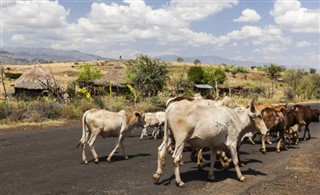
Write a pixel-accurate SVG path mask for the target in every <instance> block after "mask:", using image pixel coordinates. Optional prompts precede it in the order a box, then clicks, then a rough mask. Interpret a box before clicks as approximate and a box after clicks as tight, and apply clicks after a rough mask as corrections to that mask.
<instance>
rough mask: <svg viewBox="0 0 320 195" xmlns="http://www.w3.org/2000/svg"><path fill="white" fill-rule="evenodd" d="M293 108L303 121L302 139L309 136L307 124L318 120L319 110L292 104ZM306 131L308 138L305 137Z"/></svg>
mask: <svg viewBox="0 0 320 195" xmlns="http://www.w3.org/2000/svg"><path fill="white" fill-rule="evenodd" d="M293 110H294V111H296V112H298V113H299V118H300V119H301V120H303V121H304V125H305V128H304V133H303V140H307V139H310V138H311V135H310V129H309V125H310V123H312V122H319V116H320V111H319V110H312V109H311V108H310V106H302V105H294V106H293ZM307 132H308V138H306V133H307Z"/></svg>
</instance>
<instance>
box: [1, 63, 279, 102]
mask: <svg viewBox="0 0 320 195" xmlns="http://www.w3.org/2000/svg"><path fill="white" fill-rule="evenodd" d="M89 63H90V64H92V65H93V67H96V68H98V69H100V71H101V73H102V75H105V74H107V72H108V71H110V69H111V68H112V66H113V62H109V63H103V62H89ZM80 64H81V63H80ZM101 64H103V65H101ZM32 66H33V65H5V69H6V71H7V72H12V73H22V74H23V73H24V72H26V71H27V70H29V69H30V68H32ZM41 66H42V67H43V68H44V69H45V70H47V71H48V72H51V71H52V73H53V75H54V77H55V79H56V80H57V81H58V83H59V84H60V86H61V87H62V88H63V89H66V87H67V85H68V84H70V83H72V82H73V81H75V80H76V79H77V77H78V75H79V71H80V69H79V65H75V63H74V62H66V63H51V64H41ZM191 66H194V64H191V63H179V62H171V63H168V70H169V77H170V78H171V80H172V79H173V78H174V77H179V76H182V74H183V73H185V74H186V73H187V71H188V69H189V68H190V67H191ZM200 66H202V67H206V66H209V65H206V64H201V65H200ZM227 80H228V85H229V86H231V87H237V86H241V87H250V88H253V87H256V86H261V87H264V88H265V89H270V88H271V86H272V80H270V79H269V78H268V77H267V75H266V73H265V72H262V71H258V70H251V69H249V72H248V73H237V74H236V75H235V76H233V75H232V74H231V72H229V73H227ZM13 84H14V80H9V79H5V85H6V89H7V92H8V93H14V88H13ZM168 87H169V88H170V81H169V82H168ZM283 87H284V86H283V85H282V83H277V84H276V85H275V87H274V89H275V94H274V97H273V98H272V99H270V98H268V99H266V100H265V101H268V102H278V101H279V99H280V97H282V96H283ZM0 94H1V98H3V94H4V91H3V87H0ZM237 98H239V97H237ZM240 99H241V98H240Z"/></svg>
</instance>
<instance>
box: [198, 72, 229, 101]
mask: <svg viewBox="0 0 320 195" xmlns="http://www.w3.org/2000/svg"><path fill="white" fill-rule="evenodd" d="M226 79H227V75H226V73H225V71H224V70H223V69H222V68H221V67H220V66H219V67H213V66H209V67H207V68H206V69H205V70H204V79H203V81H204V83H208V84H210V85H212V86H215V89H216V96H218V95H219V91H218V90H219V88H218V85H219V84H223V83H224V81H225V80H226Z"/></svg>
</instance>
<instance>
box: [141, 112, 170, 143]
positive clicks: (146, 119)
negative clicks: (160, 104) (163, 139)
mask: <svg viewBox="0 0 320 195" xmlns="http://www.w3.org/2000/svg"><path fill="white" fill-rule="evenodd" d="M142 118H143V129H142V132H141V136H140V140H141V139H143V137H144V136H146V138H147V139H148V133H147V128H148V127H154V130H153V132H152V136H153V137H154V139H157V136H158V135H159V134H160V130H161V126H163V125H164V118H165V112H147V113H145V114H144V115H143V117H142Z"/></svg>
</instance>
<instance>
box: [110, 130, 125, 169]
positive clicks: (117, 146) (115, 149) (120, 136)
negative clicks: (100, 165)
mask: <svg viewBox="0 0 320 195" xmlns="http://www.w3.org/2000/svg"><path fill="white" fill-rule="evenodd" d="M123 136H124V135H123V133H122V132H121V131H120V135H119V139H118V140H117V142H116V145H115V147H114V149H113V150H112V152H111V153H110V154H109V155H108V158H107V161H108V162H109V163H110V162H111V158H112V156H113V154H114V153H115V152H116V151H117V149H118V148H119V146H120V141H121V140H122V139H123Z"/></svg>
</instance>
